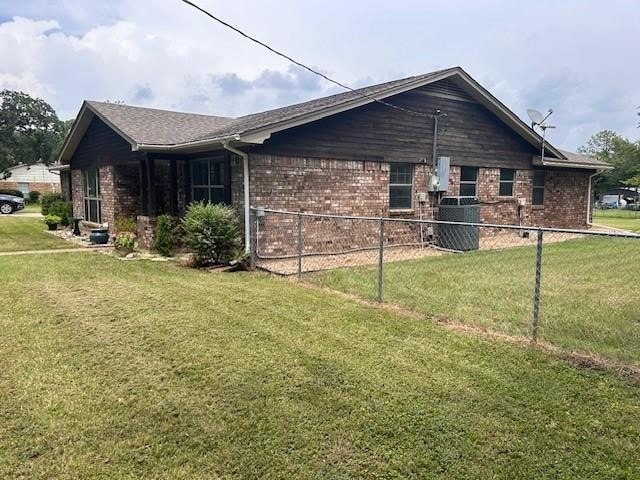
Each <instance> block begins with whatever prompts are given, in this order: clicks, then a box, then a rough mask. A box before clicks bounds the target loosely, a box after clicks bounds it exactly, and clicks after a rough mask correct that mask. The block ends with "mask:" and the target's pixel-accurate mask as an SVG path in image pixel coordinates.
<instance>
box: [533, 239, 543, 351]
mask: <svg viewBox="0 0 640 480" xmlns="http://www.w3.org/2000/svg"><path fill="white" fill-rule="evenodd" d="M542 234H543V230H542V229H541V228H538V241H537V242H536V279H535V285H534V287H533V321H532V323H533V325H532V326H533V329H532V332H531V337H532V340H533V342H534V343H535V342H537V341H538V328H539V326H540V280H541V278H540V277H541V275H542Z"/></svg>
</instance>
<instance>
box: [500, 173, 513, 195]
mask: <svg viewBox="0 0 640 480" xmlns="http://www.w3.org/2000/svg"><path fill="white" fill-rule="evenodd" d="M515 177H516V171H515V170H513V169H512V168H501V169H500V193H499V195H500V196H501V197H513V181H514V180H515Z"/></svg>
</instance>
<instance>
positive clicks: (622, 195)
mask: <svg viewBox="0 0 640 480" xmlns="http://www.w3.org/2000/svg"><path fill="white" fill-rule="evenodd" d="M638 198H640V193H638V189H636V188H631V187H620V188H612V189H610V190H607V191H606V192H604V193H603V194H602V195H600V201H601V202H602V203H604V204H609V205H615V206H616V207H620V206H624V205H629V204H632V205H633V204H636V203H637V202H638Z"/></svg>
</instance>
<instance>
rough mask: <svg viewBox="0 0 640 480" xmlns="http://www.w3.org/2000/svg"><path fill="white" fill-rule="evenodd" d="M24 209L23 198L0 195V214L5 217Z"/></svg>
mask: <svg viewBox="0 0 640 480" xmlns="http://www.w3.org/2000/svg"><path fill="white" fill-rule="evenodd" d="M23 208H24V198H22V197H17V196H15V195H5V194H4V193H0V213H2V214H3V215H7V214H9V213H13V212H15V211H16V210H22V209H23Z"/></svg>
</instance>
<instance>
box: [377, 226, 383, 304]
mask: <svg viewBox="0 0 640 480" xmlns="http://www.w3.org/2000/svg"><path fill="white" fill-rule="evenodd" d="M383 265H384V218H380V252H379V254H378V296H377V300H378V302H382V296H383V289H384V272H383V268H384V266H383Z"/></svg>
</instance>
